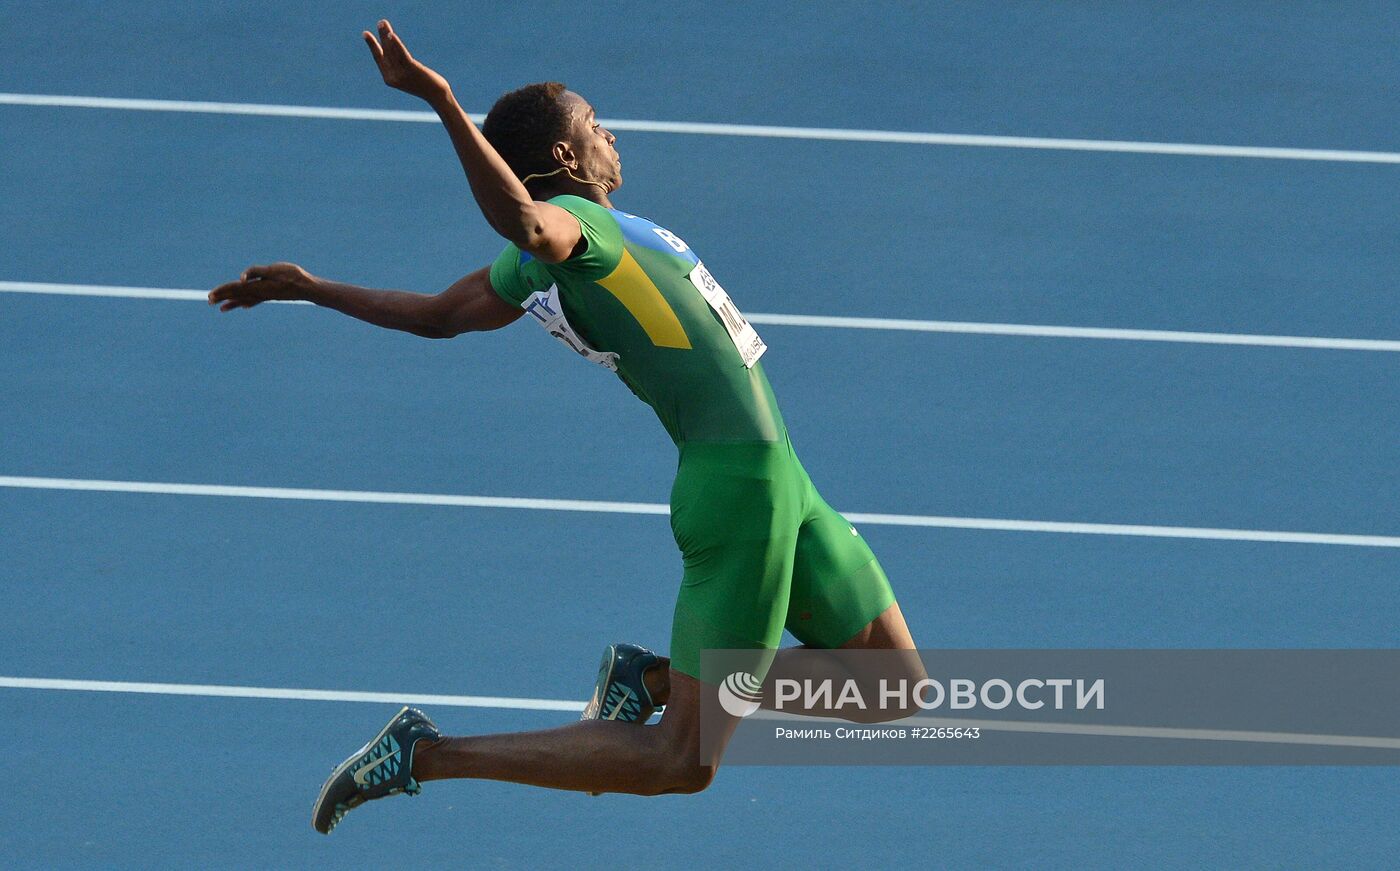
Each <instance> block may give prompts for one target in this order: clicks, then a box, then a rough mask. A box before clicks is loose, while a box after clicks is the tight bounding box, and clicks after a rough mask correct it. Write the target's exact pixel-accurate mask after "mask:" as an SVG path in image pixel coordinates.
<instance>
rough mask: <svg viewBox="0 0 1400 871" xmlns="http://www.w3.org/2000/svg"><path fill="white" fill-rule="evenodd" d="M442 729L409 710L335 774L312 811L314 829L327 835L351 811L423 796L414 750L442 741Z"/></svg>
mask: <svg viewBox="0 0 1400 871" xmlns="http://www.w3.org/2000/svg"><path fill="white" fill-rule="evenodd" d="M441 737H442V733H440V732H438V728H437V726H435V725H433V721H432V720H429V719H428V715H427V714H425V713H423V712H422V711H420V710H418V709H417V708H410V707H405V708H403V709H402V710H401V711H399V712H398V713H397V714H395V715H394V718H393V719H392V720H390V721H389V725H387V726H385V727H384V728H383V729H381V730H380V731H379V734H378V735H375V736H374V738H373V740H371V741H370V742H369V743H368V744H366V745H365V746H363V747H361V748H360V749H359V750H357V751H355V753H354V755H353V756H351V757H350V758H349V759H346V760H345V761H344V762H342V763H340V764H339V765H337V766H336V767H335V769H334V770H333V771H331V776H330V777H329V778H327V779H326V782H325V783H324V784H322V786H321V794H320V795H319V796H317V797H316V806H315V807H313V808H312V809H311V826H312V828H314V829H315V830H316V831H318V832H320V833H321V834H323V835H329V834H330V833H331V829H334V828H335V827H336V825H337V824H338V823H339V822H340V821H341V819H343V818H344V817H345V815H346V814H347V813H349V812H350V811H352V810H354V809H355V808H357V807H359V806H360V805H362V804H364V803H365V802H367V801H373V800H374V799H376V798H384V797H385V796H389V795H398V794H400V793H406V794H407V795H417V794H418V793H419V792H422V789H423V788H422V787H421V786H419V785H418V781H416V780H414V779H413V776H412V771H413V748H414V746H415V745H417V743H418V742H419V741H422V740H424V739H436V738H441Z"/></svg>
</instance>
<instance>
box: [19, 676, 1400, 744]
mask: <svg viewBox="0 0 1400 871" xmlns="http://www.w3.org/2000/svg"><path fill="white" fill-rule="evenodd" d="M0 687H4V688H9V689H27V690H62V691H69V692H98V693H133V694H138V695H165V696H197V697H202V698H226V699H228V698H231V699H286V700H294V701H311V702H367V703H374V704H393V705H439V706H442V707H462V708H498V709H502V710H517V711H520V710H523V711H564V712H568V713H571V714H573V713H578V712H580V711H582V710H583V707H584V703H583V702H575V701H569V700H566V699H521V698H510V697H502V696H450V695H438V694H435V693H373V692H356V691H352V690H315V689H296V688H285V687H250V686H230V685H227V684H181V683H142V682H136V681H115V680H69V679H61V678H37V677H10V676H0ZM754 719H763V720H785V721H796V722H803V723H812V722H815V721H814V720H813V719H812V718H807V717H792V716H786V715H783V714H782V713H779V712H772V711H759V712H757V713H756V715H755V717H754ZM822 722H830V721H829V720H823V721H822ZM901 723H902V724H904V725H906V726H952V727H957V726H963V727H975V728H980V729H987V730H989V731H1002V732H1032V733H1041V734H1056V735H1096V736H1112V737H1127V738H1159V739H1160V738H1174V739H1185V740H1194V741H1241V742H1247V743H1261V744H1305V745H1314V746H1330V747H1365V748H1373V749H1383V750H1400V739H1397V738H1387V737H1379V736H1363V735H1320V734H1314V733H1300V732H1260V731H1243V730H1235V729H1182V728H1175V727H1162V726H1113V725H1097V724H1095V725H1089V724H1077V723H1031V722H1018V721H1014V720H964V719H957V718H949V717H929V716H918V717H913V718H910V719H907V720H903V721H901Z"/></svg>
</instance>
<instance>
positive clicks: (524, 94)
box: [209, 21, 914, 832]
mask: <svg viewBox="0 0 1400 871" xmlns="http://www.w3.org/2000/svg"><path fill="white" fill-rule="evenodd" d="M378 31H379V33H378V38H376V37H375V35H374V34H371V33H369V32H366V33H365V34H364V38H365V41H366V43H367V44H368V45H369V48H370V51H371V52H372V53H373V55H374V59H375V61H376V62H377V64H378V66H379V70H380V72H381V74H382V76H383V78H384V81H385V83H386V84H388V85H390V86H391V87H394V88H397V89H399V90H402V91H405V92H407V93H409V94H412V95H414V96H417V97H419V98H421V99H423V100H425V101H426V102H427V103H428V104H429V105H430V106H432V107H433V109H434V110H436V112H437V114H438V116H439V117H440V118H441V119H442V123H443V125H444V126H445V127H446V128H447V131H448V133H449V134H450V136H451V139H452V143H453V146H454V147H455V149H456V152H457V156H458V158H459V159H460V160H461V163H462V167H463V169H464V170H465V171H466V175H467V180H468V181H469V183H470V185H471V189H472V193H473V195H474V196H475V198H476V202H477V204H478V205H479V206H480V208H481V211H482V214H483V215H485V217H486V220H487V221H488V222H489V223H490V224H491V226H492V228H493V229H495V230H496V231H497V232H498V233H500V235H501V236H503V237H505V239H506V240H508V242H509V244H508V245H507V246H506V248H505V250H504V251H502V252H501V254H500V256H499V257H497V258H496V260H495V262H494V263H493V264H492V265H491V266H490V267H489V268H484V269H480V270H478V271H476V272H473V273H472V274H470V275H468V276H466V277H465V278H462V279H461V280H459V281H458V282H456V283H455V284H453V285H452V286H451V287H449V288H448V289H447V290H445V291H443V292H442V293H439V294H436V295H431V296H430V295H422V294H415V293H403V292H398V291H382V290H369V289H366V288H361V287H355V286H352V285H347V284H340V283H336V282H332V281H328V280H326V279H322V278H318V277H315V276H312V275H310V274H308V273H307V272H306V271H304V270H302V269H301V268H299V267H297V266H295V265H292V264H290V263H278V264H273V265H271V266H254V267H252V268H250V269H248V270H247V271H246V272H244V273H243V275H242V276H241V277H240V278H239V280H237V281H234V282H231V283H229V284H225V285H222V286H220V287H218V288H216V289H215V290H213V291H212V292H211V293H210V294H209V301H210V303H211V304H216V305H219V306H220V308H221V310H223V311H229V310H231V309H236V308H247V307H251V306H254V305H257V304H258V303H261V302H263V301H266V300H286V299H301V300H308V301H310V302H313V303H316V304H318V305H322V306H327V307H330V308H333V309H336V310H338V311H341V312H344V313H346V314H349V315H352V316H354V317H356V318H359V319H361V320H365V321H368V322H370V323H372V324H376V325H378V326H382V327H388V328H392V329H398V330H406V331H408V332H412V333H416V334H418V335H421V336H427V337H433V338H447V337H451V336H456V335H458V334H460V333H464V332H469V331H473V330H494V329H497V328H500V327H504V326H506V325H507V324H510V323H512V322H513V321H515V320H517V319H519V318H521V317H525V318H527V319H530V320H534V321H535V322H537V323H538V324H540V325H541V326H543V327H544V328H545V329H546V330H547V331H548V332H549V333H551V334H552V335H553V336H555V337H556V338H558V339H559V340H561V341H563V342H564V343H565V344H567V345H568V346H569V347H570V348H571V349H573V350H574V351H575V352H577V353H578V354H579V355H580V356H583V357H584V358H586V359H587V360H590V361H592V362H594V363H596V364H599V365H601V366H604V367H606V368H608V369H610V370H612V371H613V372H615V373H616V374H617V376H618V377H619V378H620V379H621V380H622V381H623V383H624V384H626V385H627V386H628V387H629V388H630V389H631V390H632V392H633V393H635V394H636V395H637V396H638V397H639V398H641V400H642V401H643V402H646V403H647V404H648V405H650V406H651V407H652V409H653V410H654V411H655V412H656V415H657V416H658V417H659V418H660V419H661V424H662V426H664V427H665V428H666V432H667V433H668V434H669V435H670V436H671V439H672V440H673V441H674V442H675V443H676V446H677V448H678V450H679V453H680V461H679V468H678V472H677V475H676V481H675V486H674V489H673V490H672V493H671V526H672V530H673V532H674V534H675V539H676V543H677V545H678V546H679V547H680V551H681V554H682V557H683V560H684V574H683V579H682V582H681V588H680V593H679V595H678V597H677V601H676V609H675V619H674V622H673V624H672V629H671V656H670V658H669V660H668V659H667V658H665V657H660V656H657V655H656V654H654V653H652V652H650V651H647V650H645V649H643V648H640V647H637V646H635V645H628V644H614V645H610V646H609V647H608V648H607V651H606V652H605V654H604V658H603V664H602V667H601V668H600V670H599V676H598V682H597V685H596V686H595V688H594V694H593V698H592V700H591V701H590V702H589V704H588V706H587V708H586V710H585V712H584V717H585V719H584V720H583V721H581V722H577V723H573V724H570V725H566V726H563V727H560V728H557V729H550V730H546V731H538V732H525V733H516V734H505V735H486V736H473V737H460V738H453V737H445V736H443V735H441V734H440V733H439V731H438V730H437V728H436V727H435V726H434V725H433V723H432V722H431V721H430V720H429V719H428V718H427V716H426V715H424V714H423V713H422V712H420V711H418V710H416V709H413V708H404V709H403V710H402V711H400V712H399V713H398V714H397V715H395V717H394V718H393V719H392V720H391V721H390V722H389V724H388V725H386V726H385V727H384V729H383V730H382V731H381V732H380V733H379V734H378V735H377V736H375V738H373V739H372V740H371V741H370V742H369V743H368V744H366V745H365V746H364V747H363V748H361V749H360V750H359V751H358V752H356V753H355V754H353V755H352V756H350V757H349V758H347V759H346V760H345V761H344V762H342V763H341V764H340V765H339V766H337V767H336V768H335V769H334V771H333V772H332V774H331V777H330V778H329V779H328V780H327V781H326V783H325V785H324V786H323V787H322V789H321V792H320V795H319V796H318V797H317V800H316V804H315V809H314V812H313V820H312V822H313V825H314V826H315V828H316V830H317V831H320V832H329V831H330V830H331V829H332V828H333V827H334V826H335V825H336V824H337V823H338V822H339V821H340V820H341V818H342V817H343V816H344V814H345V813H346V812H347V811H348V810H350V809H352V808H354V807H357V806H358V805H360V804H362V803H364V802H365V801H367V800H370V799H376V798H381V797H383V796H386V795H395V794H399V793H409V794H416V793H417V792H418V791H419V789H420V787H419V784H420V783H421V782H423V781H429V780H437V779H443V778H466V777H477V778H490V779H494V780H506V781H512V782H516V783H526V784H533V785H536V786H545V787H552V788H556V789H570V790H579V791H585V792H594V793H599V792H627V793H637V794H642V795H656V794H660V793H675V792H697V791H699V790H702V789H704V788H705V787H706V786H707V785H708V784H709V783H710V781H711V779H712V778H713V776H714V772H715V768H716V766H717V765H718V762H719V758H718V755H717V754H708V755H707V756H706V757H705V758H702V756H701V751H700V703H701V697H702V693H709V692H712V691H713V688H714V685H715V684H716V683H717V682H718V680H719V679H720V678H722V677H723V676H722V675H710V674H703V673H702V672H701V662H700V652H701V651H702V650H707V649H743V650H753V651H772V650H776V648H777V647H778V643H779V640H780V637H781V635H782V632H783V629H784V628H785V627H786V628H787V629H788V630H789V631H791V632H792V634H793V635H794V636H795V637H796V638H797V639H798V640H800V641H801V642H803V644H805V645H807V646H810V647H818V648H839V647H845V648H879V649H898V650H910V649H912V648H913V647H914V644H913V641H912V639H911V638H910V634H909V630H908V628H907V627H906V625H905V622H904V618H903V616H902V615H901V613H900V610H899V606H898V605H897V604H895V600H894V596H893V593H892V592H891V590H890V585H889V581H888V580H887V579H886V577H885V574H884V572H883V570H882V569H881V568H880V564H879V563H878V562H877V561H876V559H875V556H874V554H872V553H871V551H870V548H869V547H868V546H867V545H866V543H865V541H864V539H862V538H861V537H860V536H859V535H858V534H857V532H856V530H855V528H854V527H852V526H851V525H850V524H849V523H847V522H846V521H845V520H844V519H843V518H842V517H841V516H840V515H839V514H837V513H836V512H835V511H833V510H832V509H831V508H830V507H829V506H828V505H827V504H826V503H825V502H824V501H822V498H821V497H820V496H819V495H818V494H817V491H816V490H815V489H814V488H813V486H812V482H811V480H810V479H809V478H808V477H807V473H806V472H805V471H804V470H803V468H802V465H801V464H800V463H799V462H798V460H797V457H796V455H795V454H794V453H793V448H792V444H791V442H790V441H789V439H788V433H787V429H786V427H785V426H784V424H783V418H782V415H781V413H780V412H779V410H778V403H777V400H776V399H774V397H773V390H772V388H771V387H770V386H769V383H768V378H767V377H766V375H765V374H764V371H763V364H762V362H761V360H760V358H761V357H762V356H763V354H764V351H765V350H766V346H765V345H764V343H763V341H762V339H760V338H759V337H758V335H757V333H756V332H755V331H754V329H753V327H752V326H751V325H750V324H749V323H748V322H747V321H746V320H745V319H744V318H743V316H742V315H741V314H740V313H739V311H738V310H737V309H736V308H735V307H734V304H733V302H732V301H731V300H730V298H729V296H728V294H727V293H726V292H725V290H724V289H723V287H721V285H720V284H719V283H718V282H717V281H716V279H715V277H714V276H713V275H712V274H711V272H710V270H708V269H707V268H706V267H705V265H704V264H703V263H702V262H701V260H700V258H699V257H698V256H697V255H696V253H695V252H694V251H692V250H691V248H690V246H689V245H687V244H686V243H685V242H684V241H683V240H682V239H681V237H680V236H678V235H677V234H675V233H673V232H672V231H670V230H668V229H666V228H664V227H661V226H659V225H657V224H654V223H652V222H651V221H650V220H648V219H646V218H642V217H639V216H637V215H632V214H628V213H627V212H623V211H621V210H619V209H616V208H614V207H613V204H612V202H611V199H610V197H611V195H612V194H613V193H614V192H615V191H616V190H617V189H618V188H619V187H620V186H621V184H622V164H621V160H620V159H619V157H618V153H617V150H616V147H615V145H616V141H617V140H616V137H614V136H613V135H612V134H611V133H610V132H608V131H607V130H605V129H603V128H602V127H601V126H600V125H599V123H598V121H597V119H596V118H595V116H594V111H593V107H592V106H590V105H589V104H588V103H587V102H586V101H585V100H584V99H583V98H582V97H580V96H579V95H578V94H575V93H573V92H572V91H568V90H566V89H565V88H564V86H563V85H561V84H558V83H555V82H547V83H541V84H534V85H527V86H525V87H523V88H521V89H519V90H516V91H512V92H510V93H508V94H506V95H505V96H503V97H501V98H500V100H498V101H497V102H496V104H495V106H494V107H493V108H492V109H491V112H490V114H489V115H488V116H487V118H486V121H485V124H484V125H483V130H481V131H479V130H478V129H477V128H476V127H475V126H474V125H473V124H472V122H471V120H470V119H469V118H468V117H467V115H466V113H465V112H463V111H462V109H461V107H460V106H459V105H458V104H457V102H456V99H455V98H454V96H453V93H452V90H451V88H450V87H449V85H448V83H447V81H446V80H445V79H444V78H443V77H442V76H440V75H439V74H437V73H436V72H434V71H433V70H431V69H429V68H428V67H426V66H424V65H423V64H421V63H420V62H418V61H416V60H415V59H414V58H413V57H412V56H411V55H410V54H409V52H408V50H407V48H406V47H405V46H404V44H403V42H402V41H401V40H400V39H399V37H398V36H397V35H396V34H395V33H394V31H393V29H392V28H391V27H390V26H389V23H388V22H387V21H381V22H379V25H378ZM663 706H664V708H665V710H664V714H663V716H662V717H661V720H660V722H659V723H657V724H656V725H654V726H647V725H640V724H644V723H645V722H646V719H647V717H648V716H649V715H650V714H651V713H652V712H653V710H654V709H656V708H660V707H663ZM736 722H737V721H735V720H728V719H726V720H725V721H723V722H721V723H720V724H719V726H718V728H720V729H721V730H722V736H723V737H727V736H728V734H729V731H728V730H732V729H733V727H734V725H735V723H736ZM719 745H720V746H722V745H723V740H721V741H720V742H719Z"/></svg>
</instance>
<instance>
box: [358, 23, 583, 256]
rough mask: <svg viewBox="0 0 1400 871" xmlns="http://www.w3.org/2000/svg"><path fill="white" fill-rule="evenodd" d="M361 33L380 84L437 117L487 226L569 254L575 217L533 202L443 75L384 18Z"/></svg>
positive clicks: (527, 246) (540, 249) (520, 242)
mask: <svg viewBox="0 0 1400 871" xmlns="http://www.w3.org/2000/svg"><path fill="white" fill-rule="evenodd" d="M363 35H364V39H365V43H366V44H367V45H369V50H370V52H371V53H372V54H373V55H374V62H375V63H376V64H377V65H378V66H379V73H380V75H381V76H383V78H384V84H386V85H388V86H389V87H391V88H395V89H397V90H400V91H403V92H404V93H407V94H412V95H413V96H415V97H418V98H419V99H421V100H423V101H425V102H426V103H427V104H428V105H429V106H432V107H433V111H435V112H437V114H438V117H439V118H440V119H442V126H444V127H446V128H447V133H448V135H449V136H451V137H452V147H453V148H454V149H456V151H457V159H458V160H459V161H461V164H462V169H463V170H464V171H465V172H466V174H467V181H468V182H469V183H470V184H471V188H472V196H474V197H475V198H476V204H477V205H478V206H480V207H481V213H482V214H483V215H485V216H486V221H487V222H488V223H489V224H490V225H491V228H492V229H493V230H495V231H496V232H497V233H500V234H501V235H502V236H504V237H505V238H506V239H507V240H508V241H510V242H513V243H515V245H516V246H517V247H518V248H520V250H522V251H528V252H529V253H530V254H531V255H533V256H534V257H536V258H537V259H539V260H542V261H544V262H545V263H562V262H563V261H565V260H567V259H569V256H570V255H571V254H573V253H574V249H575V248H577V247H578V244H579V241H580V240H581V239H582V238H583V231H582V230H581V228H580V227H579V223H578V219H577V218H575V217H574V216H573V215H571V214H569V213H568V212H567V211H565V210H564V209H561V208H559V207H558V206H554V205H550V204H549V203H541V202H536V201H535V200H534V198H532V197H531V196H530V193H529V192H528V191H527V190H525V185H523V184H521V183H520V180H519V179H518V178H516V177H515V173H514V172H512V171H511V169H510V167H509V166H507V165H506V162H505V160H504V159H502V158H501V156H500V154H498V153H497V152H496V149H495V148H493V147H491V143H489V142H487V141H486V137H485V136H483V135H481V131H480V130H478V129H476V125H475V124H473V123H472V120H471V118H469V117H467V113H466V112H464V111H462V107H461V106H460V105H458V103H457V98H456V97H455V96H453V94H452V87H451V86H450V85H449V84H448V83H447V79H445V78H443V77H442V75H440V74H439V73H437V72H436V71H434V70H433V69H431V68H429V67H427V66H425V65H424V64H423V63H421V62H420V61H418V60H415V59H414V57H413V55H411V54H409V52H408V48H407V47H406V46H405V45H404V44H403V40H401V39H399V35H398V34H397V33H395V32H394V28H393V27H391V26H390V25H389V22H388V21H380V22H379V39H375V38H374V34H372V33H370V32H369V31H368V30H366V31H365V32H364V34H363ZM380 40H383V44H382V45H381V44H380Z"/></svg>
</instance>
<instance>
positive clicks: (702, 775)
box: [662, 760, 718, 795]
mask: <svg viewBox="0 0 1400 871" xmlns="http://www.w3.org/2000/svg"><path fill="white" fill-rule="evenodd" d="M716 771H718V767H717V766H714V765H700V764H698V763H695V762H691V761H689V760H686V761H682V762H679V763H677V764H675V765H673V766H672V767H671V769H670V771H668V772H667V783H668V786H667V788H666V789H664V790H662V791H663V792H665V793H668V794H676V793H680V794H684V795H693V794H694V793H697V792H703V791H704V790H705V789H706V788H707V787H708V786H709V785H710V784H711V783H713V782H714V779H715V772H716Z"/></svg>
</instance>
